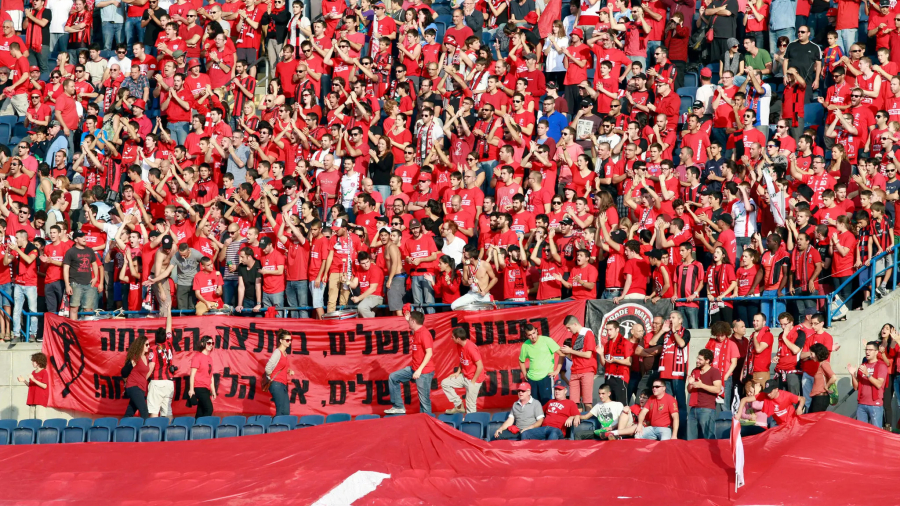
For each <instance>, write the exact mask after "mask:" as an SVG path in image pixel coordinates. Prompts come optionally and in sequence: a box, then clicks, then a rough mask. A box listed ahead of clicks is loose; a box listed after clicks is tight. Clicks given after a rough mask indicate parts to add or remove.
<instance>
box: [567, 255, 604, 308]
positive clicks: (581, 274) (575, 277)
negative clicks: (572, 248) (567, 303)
mask: <svg viewBox="0 0 900 506" xmlns="http://www.w3.org/2000/svg"><path fill="white" fill-rule="evenodd" d="M597 276H598V272H597V268H596V267H594V266H593V265H591V264H589V263H588V264H586V265H585V266H584V267H579V266H577V265H576V266H575V267H573V268H572V270H570V271H569V283H571V284H572V298H573V299H575V300H588V299H596V298H597V286H596V285H594V288H591V289H587V288H585V287H583V286H581V285H580V284H578V282H579V281H585V282H588V283H596V282H597Z"/></svg>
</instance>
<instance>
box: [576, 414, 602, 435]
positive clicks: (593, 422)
mask: <svg viewBox="0 0 900 506" xmlns="http://www.w3.org/2000/svg"><path fill="white" fill-rule="evenodd" d="M599 428H600V427H599V422H597V419H596V418H588V419H587V420H582V421H581V423H580V424H578V427H575V428H574V429H572V431H571V433H570V434H569V439H575V433H576V432H578V433H579V434H580V433H589V434H591V436H592V437H593V433H594V431H595V430H597V429H599Z"/></svg>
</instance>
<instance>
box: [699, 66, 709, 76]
mask: <svg viewBox="0 0 900 506" xmlns="http://www.w3.org/2000/svg"><path fill="white" fill-rule="evenodd" d="M700 77H712V70H710V69H709V68H707V67H703V69H702V70H700Z"/></svg>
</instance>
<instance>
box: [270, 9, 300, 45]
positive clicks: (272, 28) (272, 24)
mask: <svg viewBox="0 0 900 506" xmlns="http://www.w3.org/2000/svg"><path fill="white" fill-rule="evenodd" d="M283 10H284V7H282V8H280V9H279V8H277V7H275V8H273V9H272V13H271V14H269V33H275V15H276V14H278V13H279V12H281V11H283ZM296 47H297V50H298V51H299V47H300V46H299V45H297V46H296Z"/></svg>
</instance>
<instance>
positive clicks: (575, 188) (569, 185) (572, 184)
mask: <svg viewBox="0 0 900 506" xmlns="http://www.w3.org/2000/svg"><path fill="white" fill-rule="evenodd" d="M565 189H566V190H572V191H573V192H577V191H578V187H577V186H575V183H569V184H567V185H566V187H565Z"/></svg>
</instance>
